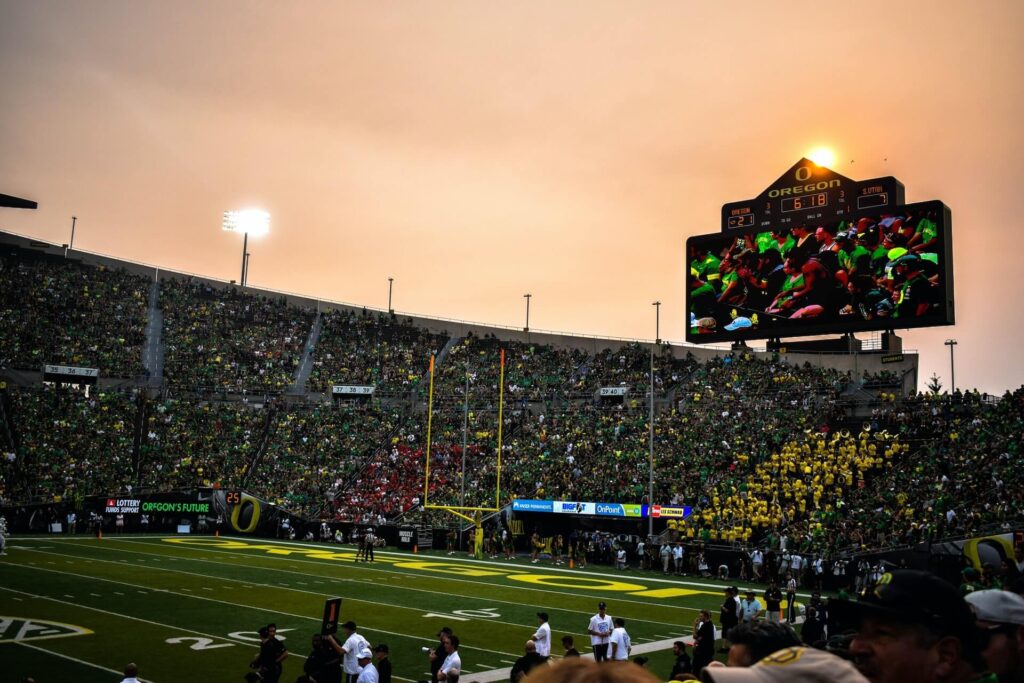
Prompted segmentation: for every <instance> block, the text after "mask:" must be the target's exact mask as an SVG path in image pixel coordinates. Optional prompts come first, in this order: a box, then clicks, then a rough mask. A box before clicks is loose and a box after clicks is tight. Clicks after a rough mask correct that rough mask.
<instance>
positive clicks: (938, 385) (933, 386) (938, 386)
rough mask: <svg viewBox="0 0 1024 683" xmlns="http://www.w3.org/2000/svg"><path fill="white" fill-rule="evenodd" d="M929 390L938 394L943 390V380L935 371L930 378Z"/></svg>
mask: <svg viewBox="0 0 1024 683" xmlns="http://www.w3.org/2000/svg"><path fill="white" fill-rule="evenodd" d="M928 391H930V392H932V394H934V395H936V396H937V395H938V394H939V392H941V391H942V381H941V380H939V376H938V375H937V374H935V373H934V372H933V373H932V377H931V379H929V380H928Z"/></svg>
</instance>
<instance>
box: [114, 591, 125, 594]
mask: <svg viewBox="0 0 1024 683" xmlns="http://www.w3.org/2000/svg"><path fill="white" fill-rule="evenodd" d="M114 595H124V593H122V592H121V591H114Z"/></svg>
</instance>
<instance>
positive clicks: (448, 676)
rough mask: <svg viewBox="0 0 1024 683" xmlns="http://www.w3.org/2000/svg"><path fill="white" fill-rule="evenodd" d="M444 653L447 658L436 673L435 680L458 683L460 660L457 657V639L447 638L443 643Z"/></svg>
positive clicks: (455, 637)
mask: <svg viewBox="0 0 1024 683" xmlns="http://www.w3.org/2000/svg"><path fill="white" fill-rule="evenodd" d="M444 651H445V652H446V653H447V656H446V657H445V658H444V663H443V664H441V668H440V669H439V670H438V672H437V680H439V681H446V682H447V683H458V680H459V674H460V673H461V672H462V659H461V658H460V657H459V637H458V636H454V635H452V636H448V639H447V640H445V641H444Z"/></svg>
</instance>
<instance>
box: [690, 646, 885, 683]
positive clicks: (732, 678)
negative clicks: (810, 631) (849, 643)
mask: <svg viewBox="0 0 1024 683" xmlns="http://www.w3.org/2000/svg"><path fill="white" fill-rule="evenodd" d="M701 680H702V681H704V683H868V682H867V679H866V678H864V676H862V675H861V674H860V673H859V672H858V671H857V669H856V668H855V667H854V666H853V664H851V663H850V662H848V661H846V660H845V659H841V658H839V657H836V656H835V655H833V654H829V653H828V652H825V651H823V650H816V649H814V648H811V647H787V648H786V649H784V650H779V651H778V652H774V653H772V654H770V655H768V656H767V657H765V658H764V659H762V660H761V661H759V662H757V663H756V664H754V665H753V666H751V667H734V666H728V667H726V666H713V667H708V668H706V669H704V673H703V674H701Z"/></svg>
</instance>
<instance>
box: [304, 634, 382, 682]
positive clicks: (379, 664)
mask: <svg viewBox="0 0 1024 683" xmlns="http://www.w3.org/2000/svg"><path fill="white" fill-rule="evenodd" d="M373 652H374V654H375V655H376V659H377V664H376V666H377V682H378V683H391V660H390V659H388V655H389V654H390V652H389V651H388V646H387V644H385V643H381V644H380V645H378V646H377V647H375V648H373ZM316 680H317V683H320V679H319V678H318V679H316Z"/></svg>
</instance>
